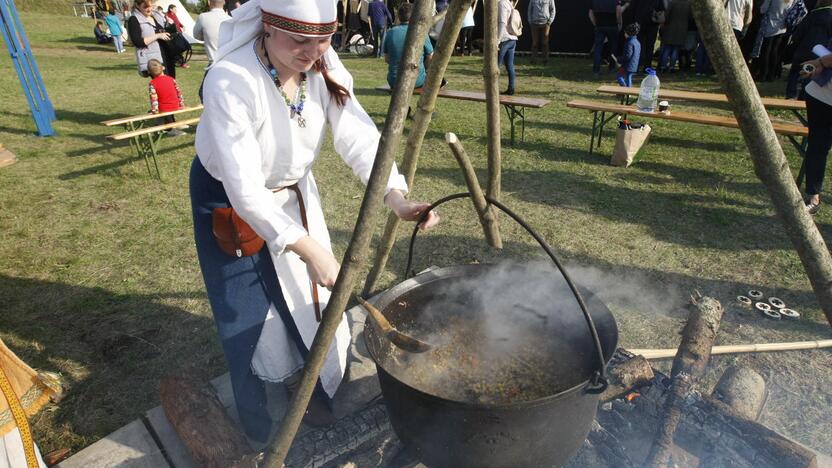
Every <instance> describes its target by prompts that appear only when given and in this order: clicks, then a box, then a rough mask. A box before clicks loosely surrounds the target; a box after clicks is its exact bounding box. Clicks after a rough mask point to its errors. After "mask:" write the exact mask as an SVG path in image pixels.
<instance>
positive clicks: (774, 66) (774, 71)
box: [767, 34, 785, 80]
mask: <svg viewBox="0 0 832 468" xmlns="http://www.w3.org/2000/svg"><path fill="white" fill-rule="evenodd" d="M784 36H785V34H778V35H776V36H774V37H772V38H771V47H770V50H769V55H768V69H767V73H768V78H769V79H770V80H775V79H777V78H780V75H781V71H782V69H783V65H782V64H781V63H780V47H781V44H782V42H783V37H784Z"/></svg>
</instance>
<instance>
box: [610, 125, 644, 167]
mask: <svg viewBox="0 0 832 468" xmlns="http://www.w3.org/2000/svg"><path fill="white" fill-rule="evenodd" d="M648 135H650V126H649V125H647V124H644V125H638V124H625V125H620V126H619V128H618V132H617V133H616V135H615V149H613V152H612V159H611V160H610V164H612V165H613V166H624V167H628V166H629V165H630V164H632V163H633V159H635V157H636V153H638V150H640V149H641V147H642V146H643V145H644V142H646V141H647V136H648Z"/></svg>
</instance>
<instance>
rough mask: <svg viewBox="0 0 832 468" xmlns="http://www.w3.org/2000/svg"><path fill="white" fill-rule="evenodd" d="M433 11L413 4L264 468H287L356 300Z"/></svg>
mask: <svg viewBox="0 0 832 468" xmlns="http://www.w3.org/2000/svg"><path fill="white" fill-rule="evenodd" d="M432 5H433V2H431V1H429V0H417V1H416V2H415V4H414V6H415V8H414V11H413V16H412V18H411V20H410V26H409V28H408V30H407V37H406V38H405V51H404V54H403V55H402V58H401V62H400V63H399V74H398V81H397V82H396V86H395V87H394V89H393V97H392V99H391V101H390V107H389V109H388V111H387V120H386V123H385V125H384V130H383V131H382V133H381V139H380V140H379V144H378V151H377V153H376V159H375V163H374V164H373V170H372V172H371V173H370V179H369V181H368V182H367V190H366V191H365V192H364V199H363V200H362V202H361V209H360V211H359V212H358V221H357V222H356V226H355V230H354V231H353V234H352V239H351V240H350V244H349V246H348V247H347V251H346V253H345V254H344V259H343V262H342V265H341V271H340V272H339V273H338V279H337V280H336V281H335V287H334V288H333V290H332V297H330V299H329V304H328V305H327V307H326V309H325V310H324V314H323V321H322V322H321V323H320V325H319V326H318V332H317V333H316V334H315V339H314V340H313V342H312V348H311V349H310V350H309V355H308V356H307V357H306V364H305V365H304V367H303V377H302V378H301V381H300V385H299V387H298V390H297V392H296V393H295V395H294V396H293V398H292V401H291V403H290V405H289V409H288V411H287V412H286V415H285V416H284V418H283V422H282V423H281V425H280V431H279V432H278V433H277V435H276V436H275V438H274V439H273V440H272V441H271V442H270V444H269V447H268V449H267V451H266V458H265V461H264V466H267V467H270V468H281V467H282V466H283V462H284V460H285V459H286V455H287V454H288V453H289V448H290V447H291V446H292V441H293V440H294V439H295V434H297V431H298V427H299V426H300V423H301V420H302V419H303V415H304V414H305V413H306V407H307V405H308V404H309V399H310V398H311V396H312V391H313V390H314V388H315V382H317V380H318V377H319V376H320V373H321V367H323V364H324V359H325V358H326V355H327V352H328V351H329V347H330V345H331V344H332V339H333V338H334V337H335V330H336V329H337V328H338V324H339V323H340V322H341V316H342V315H343V313H344V310H345V309H346V306H347V302H348V301H349V298H350V294H352V290H353V286H354V284H355V280H356V277H357V276H358V274H359V273H360V271H361V268H362V262H364V261H366V260H365V259H366V257H367V251H368V250H369V246H370V240H371V238H372V235H373V226H375V223H376V219H377V218H378V214H379V211H380V208H381V204H382V201H383V198H384V191H385V188H386V185H387V179H388V178H389V177H390V170H391V169H392V167H393V156H394V154H395V152H396V147H397V146H398V144H399V138H400V137H401V134H402V129H403V128H404V120H405V118H406V116H407V107H408V104H409V102H410V95H411V94H412V93H413V87H414V85H415V84H416V74H417V73H418V70H419V66H418V64H419V59H420V56H421V54H422V44H423V43H424V41H425V36H426V35H427V33H428V28H429V27H430V16H431V11H430V10H431V6H432Z"/></svg>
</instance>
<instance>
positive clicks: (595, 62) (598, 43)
mask: <svg viewBox="0 0 832 468" xmlns="http://www.w3.org/2000/svg"><path fill="white" fill-rule="evenodd" d="M604 37H605V36H604V32H603V31H602V30H601V29H599V28H595V44H594V45H593V46H592V73H595V74H596V75H597V74H598V73H600V72H601V52H602V51H603V50H604Z"/></svg>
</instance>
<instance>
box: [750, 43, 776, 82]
mask: <svg viewBox="0 0 832 468" xmlns="http://www.w3.org/2000/svg"><path fill="white" fill-rule="evenodd" d="M771 42H772V41H771V38H770V37H766V38H764V39H763V45H762V47H760V56H759V57H757V58H756V59H755V60H754V61H753V62H752V65H754V67H753V72H752V74H753V76H754V78H755V79H756V80H758V81H769V79H770V78H769V75H768V70H769V55H770V53H771Z"/></svg>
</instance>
